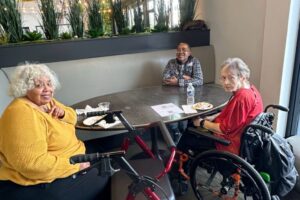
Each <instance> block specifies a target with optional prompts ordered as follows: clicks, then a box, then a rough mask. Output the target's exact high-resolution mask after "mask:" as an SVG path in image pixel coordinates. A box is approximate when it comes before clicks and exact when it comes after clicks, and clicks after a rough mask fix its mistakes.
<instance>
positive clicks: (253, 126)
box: [245, 124, 274, 135]
mask: <svg viewBox="0 0 300 200" xmlns="http://www.w3.org/2000/svg"><path fill="white" fill-rule="evenodd" d="M248 128H253V129H259V130H261V131H264V132H266V133H268V134H271V135H273V134H274V131H273V130H272V129H270V128H268V127H265V126H263V125H260V124H249V125H248V126H246V128H245V130H247V129H248Z"/></svg>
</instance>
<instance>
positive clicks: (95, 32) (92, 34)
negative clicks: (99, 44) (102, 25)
mask: <svg viewBox="0 0 300 200" xmlns="http://www.w3.org/2000/svg"><path fill="white" fill-rule="evenodd" d="M87 34H88V35H89V36H90V38H96V37H99V36H103V35H104V33H103V31H102V30H99V29H90V30H88V31H87Z"/></svg>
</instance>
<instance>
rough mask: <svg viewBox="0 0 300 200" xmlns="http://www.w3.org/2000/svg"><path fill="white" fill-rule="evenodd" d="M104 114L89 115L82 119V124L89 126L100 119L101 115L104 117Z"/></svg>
mask: <svg viewBox="0 0 300 200" xmlns="http://www.w3.org/2000/svg"><path fill="white" fill-rule="evenodd" d="M105 116H106V115H100V116H93V117H89V118H86V119H85V120H83V122H82V123H83V124H84V125H86V126H91V125H93V124H94V123H95V122H96V121H98V120H100V119H102V118H103V117H105ZM95 125H96V124H95Z"/></svg>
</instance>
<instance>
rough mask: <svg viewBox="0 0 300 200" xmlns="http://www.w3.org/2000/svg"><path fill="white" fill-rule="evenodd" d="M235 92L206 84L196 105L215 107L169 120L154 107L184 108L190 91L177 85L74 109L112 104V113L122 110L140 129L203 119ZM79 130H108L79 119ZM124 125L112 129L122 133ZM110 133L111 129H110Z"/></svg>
mask: <svg viewBox="0 0 300 200" xmlns="http://www.w3.org/2000/svg"><path fill="white" fill-rule="evenodd" d="M230 96H231V93H227V92H225V91H224V89H223V88H222V87H220V86H219V85H216V84H205V85H203V86H200V87H195V102H200V101H207V102H210V103H211V104H213V105H214V108H212V109H210V110H206V111H198V113H196V114H184V113H182V114H174V115H171V116H167V117H161V116H160V115H159V114H158V113H156V112H155V111H154V110H153V109H152V108H151V106H153V105H159V104H165V103H174V104H175V105H177V106H179V107H180V108H181V105H184V104H186V88H182V87H175V86H153V87H145V88H138V89H134V90H129V91H123V92H117V93H113V94H108V95H104V96H99V97H95V98H91V99H88V100H85V101H82V102H80V103H77V104H74V105H73V106H72V107H73V108H85V106H86V105H90V106H92V107H97V105H98V103H99V102H104V101H109V102H110V110H122V111H123V115H124V116H125V118H126V119H127V120H128V121H129V122H130V123H131V124H132V125H133V126H134V127H136V128H142V127H147V126H149V125H151V123H153V122H156V121H164V122H165V123H171V122H176V121H180V120H185V119H189V118H192V117H195V116H199V115H200V116H201V115H202V116H203V115H205V114H207V113H208V112H212V111H214V110H216V109H219V108H221V107H223V106H224V105H225V104H226V102H227V101H228V99H229V98H230ZM76 128H78V129H85V130H104V129H103V128H102V127H99V126H95V127H87V126H85V125H83V124H82V120H79V121H78V123H77V125H76ZM122 129H124V126H123V125H118V126H115V127H113V128H111V129H109V130H122ZM106 130H108V129H106Z"/></svg>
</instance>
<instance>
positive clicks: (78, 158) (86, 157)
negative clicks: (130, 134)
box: [70, 151, 125, 164]
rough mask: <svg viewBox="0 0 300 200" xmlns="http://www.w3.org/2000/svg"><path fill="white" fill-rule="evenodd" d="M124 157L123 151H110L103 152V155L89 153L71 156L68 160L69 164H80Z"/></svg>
mask: <svg viewBox="0 0 300 200" xmlns="http://www.w3.org/2000/svg"><path fill="white" fill-rule="evenodd" d="M123 155H125V151H112V152H105V153H91V154H79V155H75V156H72V157H71V158H70V163H71V164H76V163H82V162H92V161H97V160H100V159H103V158H109V157H121V156H123Z"/></svg>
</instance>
